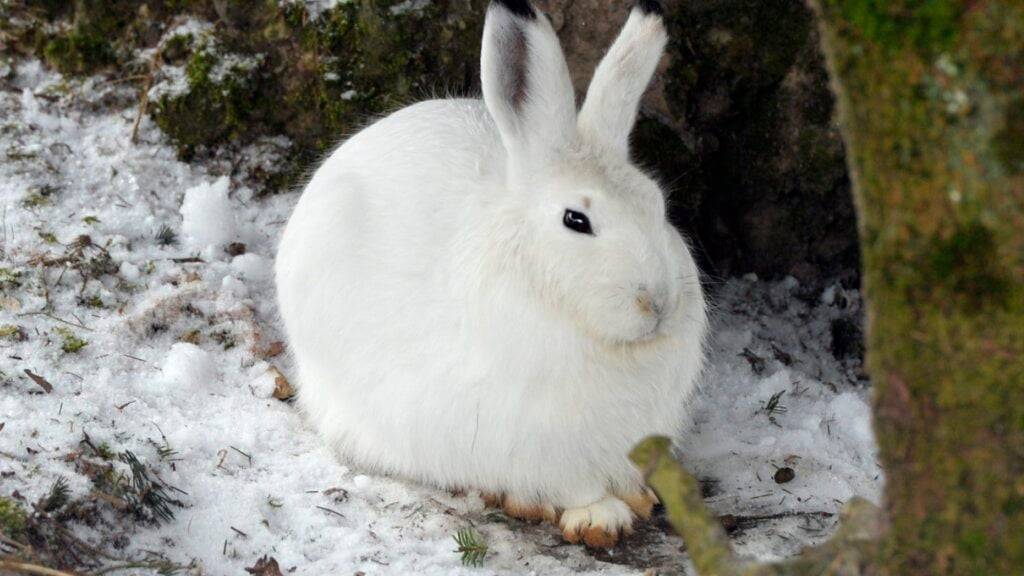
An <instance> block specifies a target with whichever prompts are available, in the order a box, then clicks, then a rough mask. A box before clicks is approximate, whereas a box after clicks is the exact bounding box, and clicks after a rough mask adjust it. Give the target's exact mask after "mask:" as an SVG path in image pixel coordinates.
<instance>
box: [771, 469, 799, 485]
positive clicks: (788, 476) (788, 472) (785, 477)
mask: <svg viewBox="0 0 1024 576" xmlns="http://www.w3.org/2000/svg"><path fill="white" fill-rule="evenodd" d="M774 478H775V483H776V484H785V483H786V482H789V481H791V480H793V478H796V472H794V471H793V469H792V468H790V467H789V466H786V467H784V468H779V469H778V470H776V471H775V476H774Z"/></svg>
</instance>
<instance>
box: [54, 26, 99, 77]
mask: <svg viewBox="0 0 1024 576" xmlns="http://www.w3.org/2000/svg"><path fill="white" fill-rule="evenodd" d="M43 58H44V59H45V60H46V63H47V64H49V65H50V66H52V67H54V68H56V69H57V70H59V71H61V72H63V73H65V74H86V73H89V72H92V71H94V70H96V69H98V68H101V67H103V66H107V65H110V64H113V63H114V60H115V59H114V52H113V48H112V47H111V45H110V40H109V39H108V38H104V37H102V36H97V35H92V34H87V33H83V32H77V31H71V32H68V33H67V34H65V35H61V36H56V37H54V38H52V39H50V40H49V41H48V42H46V45H45V47H44V48H43Z"/></svg>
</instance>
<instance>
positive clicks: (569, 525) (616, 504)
mask: <svg viewBox="0 0 1024 576" xmlns="http://www.w3.org/2000/svg"><path fill="white" fill-rule="evenodd" d="M559 526H560V527H561V528H562V536H563V537H564V538H565V539H566V540H568V541H569V542H572V543H573V544H576V543H578V542H580V541H582V542H583V543H584V544H586V545H587V546H589V547H591V548H611V547H613V546H615V544H616V543H617V542H618V541H619V536H620V535H623V534H630V533H632V532H633V512H632V511H630V507H629V505H627V504H626V503H625V502H623V501H622V500H619V499H618V498H615V497H614V496H606V497H605V498H604V499H603V500H599V501H597V502H595V503H593V504H591V505H590V506H584V507H582V508H569V509H567V510H566V511H564V512H562V518H561V521H560V522H559Z"/></svg>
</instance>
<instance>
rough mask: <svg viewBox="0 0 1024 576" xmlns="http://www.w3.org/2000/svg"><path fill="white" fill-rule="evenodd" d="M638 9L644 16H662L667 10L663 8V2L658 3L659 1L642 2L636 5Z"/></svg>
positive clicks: (641, 0) (647, 0)
mask: <svg viewBox="0 0 1024 576" xmlns="http://www.w3.org/2000/svg"><path fill="white" fill-rule="evenodd" d="M636 7H637V8H639V9H640V10H641V11H642V12H643V13H644V14H657V15H658V16H661V15H662V14H664V13H665V10H664V9H663V8H662V7H661V2H658V0H640V1H639V2H637V3H636Z"/></svg>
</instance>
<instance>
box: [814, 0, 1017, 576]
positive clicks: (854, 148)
mask: <svg viewBox="0 0 1024 576" xmlns="http://www.w3.org/2000/svg"><path fill="white" fill-rule="evenodd" d="M821 16H822V22H823V25H824V26H823V29H824V46H825V48H826V54H827V55H828V59H829V62H830V67H831V70H832V72H833V80H834V81H835V83H836V87H837V93H838V95H839V103H840V105H839V110H840V119H841V125H842V129H843V131H844V135H845V138H846V142H847V147H848V149H849V151H850V154H849V166H850V171H851V174H852V178H853V181H854V186H853V188H854V197H855V204H856V206H857V209H858V214H859V221H860V238H861V251H862V258H863V276H862V280H863V288H864V293H865V300H866V303H867V324H868V327H867V362H868V371H869V373H870V375H871V377H872V379H873V382H874V387H875V402H874V413H875V429H876V433H877V435H878V440H879V445H880V450H881V458H882V461H883V464H884V468H885V470H886V478H887V484H886V496H885V508H886V510H887V512H888V516H889V517H890V518H891V522H892V529H891V531H890V532H889V536H888V538H887V541H886V547H885V554H884V565H885V569H886V571H887V572H889V573H894V574H1010V573H1019V572H1020V571H1021V570H1022V569H1024V538H1022V534H1024V146H1022V139H1021V135H1022V133H1024V99H1022V95H1024V4H1021V3H1019V2H1017V3H1011V2H995V1H979V2H953V1H948V0H945V1H930V2H926V1H910V0H903V1H897V2H874V1H869V0H844V1H840V0H824V1H823V2H822V6H821Z"/></svg>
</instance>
